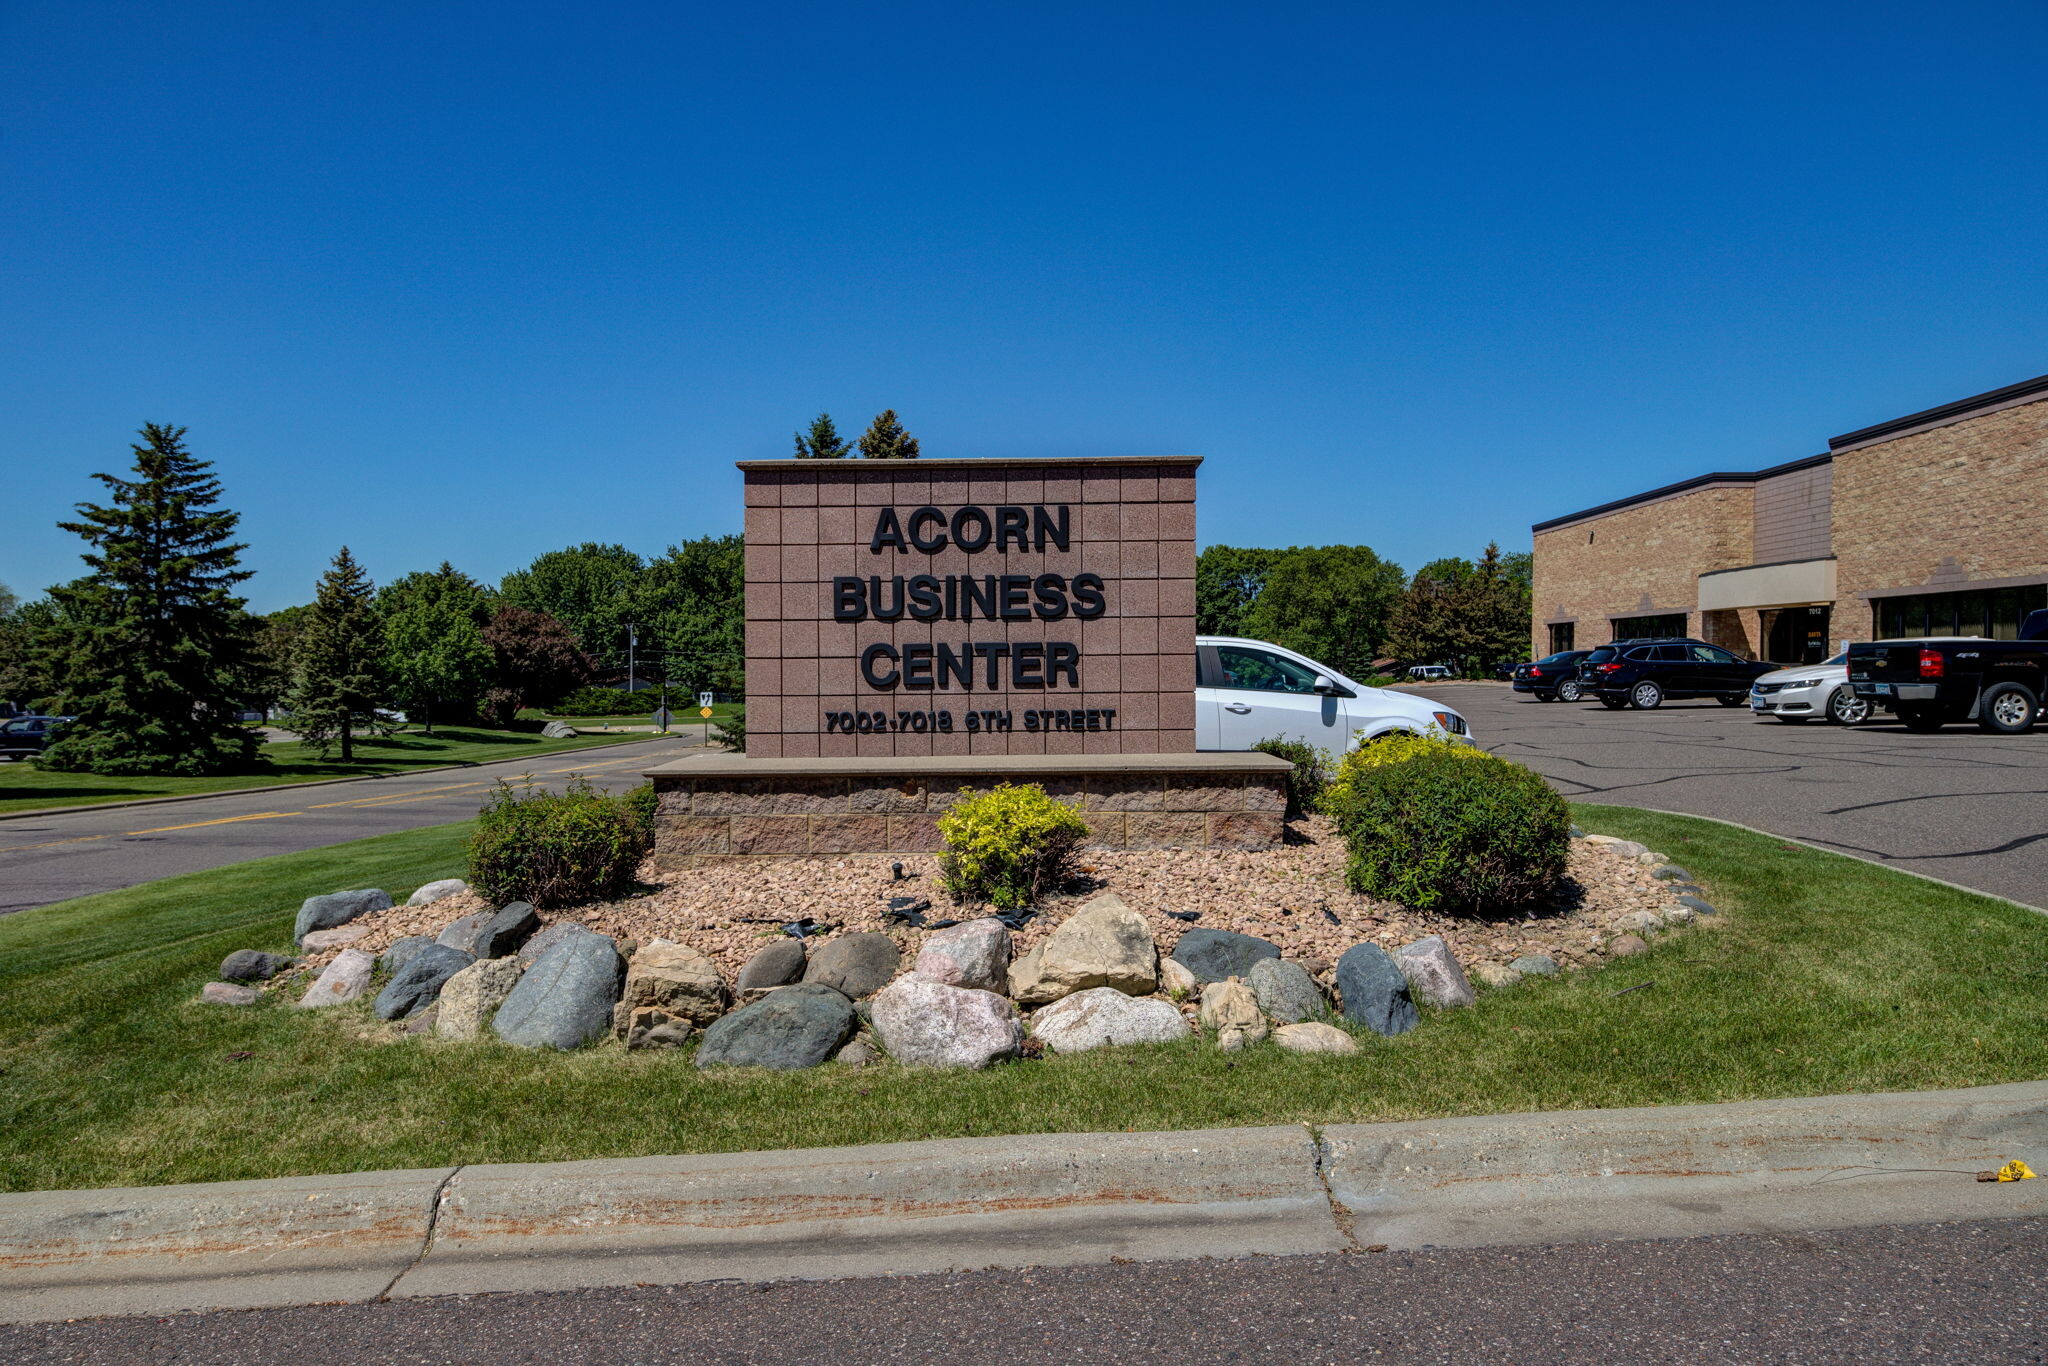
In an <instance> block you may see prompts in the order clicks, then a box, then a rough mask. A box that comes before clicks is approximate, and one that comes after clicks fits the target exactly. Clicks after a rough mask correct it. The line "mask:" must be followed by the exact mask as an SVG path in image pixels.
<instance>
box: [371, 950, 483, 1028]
mask: <svg viewBox="0 0 2048 1366" xmlns="http://www.w3.org/2000/svg"><path fill="white" fill-rule="evenodd" d="M475 961H476V959H474V958H472V957H471V956H470V955H468V954H466V953H464V952H463V951H462V950H461V949H451V948H449V947H448V946H447V945H446V944H429V945H427V946H426V947H425V948H423V949H421V950H420V951H419V952H418V953H416V954H414V955H413V956H412V959H411V960H410V961H409V962H407V963H406V965H405V967H404V968H403V969H402V970H400V972H399V973H398V975H397V976H395V977H393V978H392V979H391V980H390V981H388V982H386V983H385V984H384V990H382V991H380V992H378V993H377V1001H376V1004H375V1005H373V1006H371V1007H370V1010H371V1012H372V1013H373V1014H375V1015H376V1017H377V1018H378V1019H380V1020H398V1019H403V1018H404V1017H406V1016H408V1015H414V1014H417V1013H418V1012H420V1011H422V1010H425V1009H426V1008H427V1007H428V1006H430V1005H432V1004H433V1003H434V999H435V998H436V997H438V996H439V995H440V994H441V987H442V985H443V984H444V983H445V982H447V980H448V979H449V978H450V977H453V976H454V975H455V974H456V973H458V972H461V971H462V970H463V969H464V968H466V967H468V966H469V965H470V964H471V963H474V962H475Z"/></svg>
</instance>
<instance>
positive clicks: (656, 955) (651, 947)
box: [619, 939, 732, 1025]
mask: <svg viewBox="0 0 2048 1366" xmlns="http://www.w3.org/2000/svg"><path fill="white" fill-rule="evenodd" d="M731 1000H732V998H731V997H730V996H728V995H727V994H726V990H725V979H724V978H722V977H720V976H719V975H718V965H717V964H716V963H713V962H712V961H711V960H710V959H709V958H706V957H705V956H704V955H703V954H701V953H699V952H698V951H697V950H695V949H693V948H691V947H690V946H689V945H688V944H675V943H671V942H669V941H668V940H666V939H656V940H654V941H652V942H651V943H648V944H645V945H642V946H641V948H640V951H639V952H638V953H635V954H634V955H633V960H632V962H630V963H628V964H627V965H626V990H625V994H624V995H622V996H621V997H620V998H619V1001H620V1004H621V1005H623V1006H624V1007H625V1008H626V1009H628V1010H640V1009H644V1008H646V1007H649V1006H653V1007H657V1008H659V1009H661V1010H664V1011H666V1012H668V1013H669V1014H670V1015H672V1016H676V1017H678V1018H681V1019H685V1020H688V1021H689V1022H690V1023H691V1024H694V1025H708V1024H710V1023H711V1022H712V1021H713V1020H715V1019H717V1018H718V1017H719V1016H721V1015H723V1014H725V1008H726V1006H727V1005H728V1004H729V1003H730V1002H731Z"/></svg>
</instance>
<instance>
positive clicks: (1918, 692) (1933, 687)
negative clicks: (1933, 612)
mask: <svg viewBox="0 0 2048 1366" xmlns="http://www.w3.org/2000/svg"><path fill="white" fill-rule="evenodd" d="M1849 686H1850V687H1852V688H1854V689H1855V690H1856V695H1857V696H1858V697H1861V698H1865V699H1867V700H1868V701H1870V702H1873V703H1875V704H1876V705H1878V706H1881V707H1883V708H1885V709H1886V710H1888V711H1890V712H1891V713H1892V714H1893V715H1894V716H1896V717H1898V718H1899V720H1901V721H1903V722H1905V723H1906V729H1907V730H1917V731H1934V730H1940V729H1941V728H1942V727H1943V726H1945V725H1947V724H1948V723H1949V722H1951V721H1975V722H1976V723H1977V724H1978V725H1979V726H1981V727H1982V728H1983V729H1985V730H1988V731H1991V732H1993V733H1994V734H1998V735H2025V734H2026V733H2027V732H2028V731H2030V730H2032V729H2033V728H2034V722H2035V721H2037V720H2039V719H2040V716H2041V703H2042V699H2043V697H2044V695H2048V610H2044V611H2039V612H2030V613H2028V614H2027V619H2026V622H2025V624H2024V625H2022V626H2021V627H2020V638H2019V639H2018V640H1983V639H1978V638H1966V637H1956V636H1950V637H1945V638H1937V639H1929V640H1880V641H1873V642H1872V643H1870V644H1868V645H1851V646H1850V647H1849Z"/></svg>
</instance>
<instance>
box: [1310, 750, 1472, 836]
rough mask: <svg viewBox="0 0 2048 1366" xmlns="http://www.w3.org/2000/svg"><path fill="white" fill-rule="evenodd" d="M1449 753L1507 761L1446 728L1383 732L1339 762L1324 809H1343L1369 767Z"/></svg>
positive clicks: (1461, 756) (1457, 757)
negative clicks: (1415, 732) (1426, 731)
mask: <svg viewBox="0 0 2048 1366" xmlns="http://www.w3.org/2000/svg"><path fill="white" fill-rule="evenodd" d="M1432 754H1446V755H1449V756H1450V757H1451V758H1453V759H1476V760H1480V761H1482V762H1490V763H1505V762H1507V761H1506V760H1504V759H1498V758H1496V757H1495V756H1493V755H1491V754H1488V753H1487V752H1486V751H1485V750H1483V749H1480V748H1479V747H1478V746H1476V745H1468V744H1465V743H1464V742H1462V741H1459V740H1453V739H1451V738H1450V737H1449V736H1447V735H1445V734H1444V733H1443V732H1442V731H1433V732H1431V733H1430V734H1427V735H1383V736H1381V737H1380V738H1379V739H1377V740H1368V741H1366V742H1365V743H1364V744H1362V745H1360V746H1359V747H1358V748H1357V749H1354V750H1352V751H1351V752H1350V753H1349V754H1346V755H1345V756H1344V757H1343V758H1342V759H1340V760H1339V761H1338V763H1337V774H1336V776H1335V777H1334V778H1332V779H1331V780H1330V784H1329V786H1328V787H1327V788H1325V789H1324V792H1323V801H1322V805H1323V809H1324V810H1325V811H1328V812H1330V813H1331V814H1332V815H1333V816H1334V815H1335V814H1336V813H1337V812H1339V811H1341V810H1343V808H1344V804H1345V803H1346V802H1347V801H1348V800H1350V798H1351V795H1352V793H1353V792H1355V791H1356V790H1357V787H1358V779H1359V776H1360V775H1361V774H1363V773H1365V772H1366V771H1367V770H1369V769H1375V768H1385V767H1386V766H1387V765H1389V764H1400V763H1406V762H1407V761H1408V760H1410V759H1418V758H1422V757H1423V756H1425V755H1432Z"/></svg>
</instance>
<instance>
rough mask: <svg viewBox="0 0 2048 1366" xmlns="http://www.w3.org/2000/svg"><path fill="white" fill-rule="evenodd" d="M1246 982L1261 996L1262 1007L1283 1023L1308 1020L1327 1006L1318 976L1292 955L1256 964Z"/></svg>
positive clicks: (1253, 992)
mask: <svg viewBox="0 0 2048 1366" xmlns="http://www.w3.org/2000/svg"><path fill="white" fill-rule="evenodd" d="M1245 985H1246V986H1248V987H1250V988H1251V989H1252V995H1254V996H1256V997H1258V998H1259V1009H1260V1010H1263V1011H1265V1012H1266V1014H1268V1015H1270V1016H1272V1017H1273V1018H1274V1019H1276V1020H1278V1021H1279V1022H1280V1023H1281V1024H1294V1023H1296V1022H1298V1021H1301V1020H1306V1019H1308V1018H1310V1017H1311V1016H1314V1015H1320V1014H1322V1013H1323V1011H1324V1010H1325V1009H1326V1008H1327V1006H1326V1004H1325V1002H1324V1001H1323V989H1322V988H1321V987H1319V986H1317V985H1316V979H1315V978H1313V977H1311V976H1309V974H1308V969H1307V968H1305V967H1303V966H1302V965H1301V964H1299V963H1297V962H1295V961H1294V960H1293V959H1291V958H1261V959H1260V960H1259V961H1258V962H1256V963H1254V964H1252V970H1251V972H1250V974H1249V975H1248V976H1246V978H1245Z"/></svg>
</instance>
